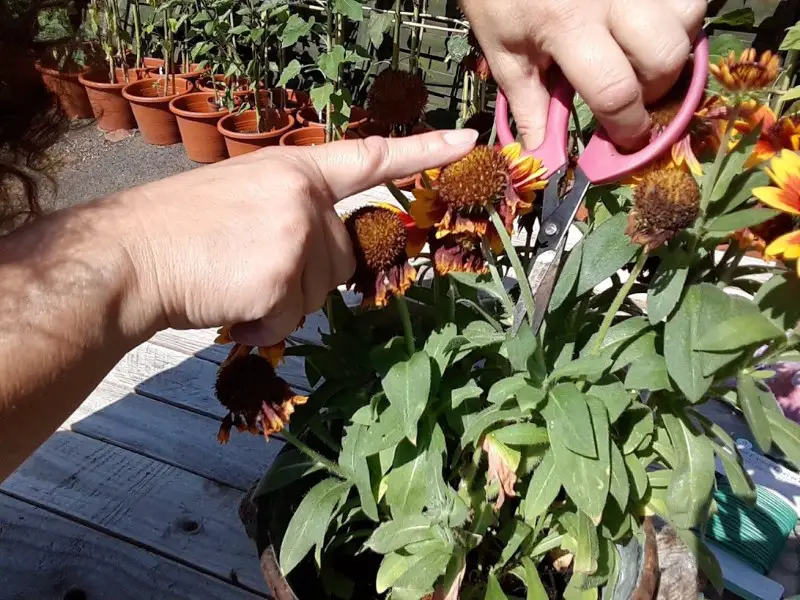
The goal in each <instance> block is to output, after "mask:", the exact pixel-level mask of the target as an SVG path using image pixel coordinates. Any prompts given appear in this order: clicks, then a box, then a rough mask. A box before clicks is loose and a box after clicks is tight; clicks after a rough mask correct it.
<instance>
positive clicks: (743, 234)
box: [731, 213, 794, 256]
mask: <svg viewBox="0 0 800 600" xmlns="http://www.w3.org/2000/svg"><path fill="white" fill-rule="evenodd" d="M793 227H794V220H793V219H792V217H791V215H788V214H786V213H782V214H780V215H778V216H777V217H773V218H772V219H770V220H769V221H765V222H764V223H761V225H756V226H754V227H746V228H744V229H740V230H739V231H737V232H736V233H734V234H733V235H732V236H731V237H732V239H733V240H734V241H735V242H736V244H737V245H738V246H739V249H740V250H742V251H743V252H755V253H758V254H760V255H762V256H764V255H765V254H766V249H767V241H768V240H774V239H776V238H778V237H780V236H782V235H784V234H787V233H789V232H790V231H792V229H793Z"/></svg>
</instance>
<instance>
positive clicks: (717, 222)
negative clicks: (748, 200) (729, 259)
mask: <svg viewBox="0 0 800 600" xmlns="http://www.w3.org/2000/svg"><path fill="white" fill-rule="evenodd" d="M779 214H780V211H778V210H775V209H772V208H745V209H744V210H739V211H736V212H732V213H728V214H727V215H723V216H721V217H717V218H716V219H714V220H712V221H711V222H709V223H707V224H706V229H707V230H708V231H714V232H722V233H724V232H732V231H738V230H739V229H744V228H745V227H755V226H756V225H761V223H764V222H766V221H769V220H770V219H772V218H774V217H776V216H778V215H779Z"/></svg>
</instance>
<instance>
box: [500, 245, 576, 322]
mask: <svg viewBox="0 0 800 600" xmlns="http://www.w3.org/2000/svg"><path fill="white" fill-rule="evenodd" d="M565 243H566V239H565V240H563V241H562V242H561V243H559V244H558V245H557V246H556V247H555V248H553V249H550V250H545V251H543V252H541V253H540V254H538V255H537V256H536V259H535V260H534V263H533V265H532V266H531V270H530V272H529V274H528V283H529V284H530V286H531V290H532V291H533V302H534V311H533V323H531V327H532V329H533V333H534V334H535V333H537V332H538V331H539V328H540V327H541V326H542V322H543V321H544V316H545V315H546V314H547V307H548V305H549V304H550V296H552V294H553V289H554V287H555V283H556V275H557V274H558V266H559V264H561V256H562V255H563V254H564V245H565ZM525 316H526V315H525V304H524V303H523V302H522V301H520V302H517V304H516V306H515V307H514V326H513V329H512V333H513V334H514V335H516V333H517V332H518V331H519V328H520V327H521V326H522V323H523V321H524V320H525Z"/></svg>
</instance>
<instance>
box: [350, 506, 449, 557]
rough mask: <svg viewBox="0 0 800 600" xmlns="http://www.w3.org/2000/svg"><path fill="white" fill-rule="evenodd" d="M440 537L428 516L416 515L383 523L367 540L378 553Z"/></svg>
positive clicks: (367, 544)
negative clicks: (437, 535)
mask: <svg viewBox="0 0 800 600" xmlns="http://www.w3.org/2000/svg"><path fill="white" fill-rule="evenodd" d="M433 539H438V538H437V537H436V533H435V529H434V528H433V524H432V523H431V520H430V519H429V518H428V517H423V516H422V515H415V516H413V517H404V518H402V519H395V520H393V521H386V522H384V523H381V524H380V525H379V526H378V528H377V529H375V531H373V532H372V535H371V536H370V537H369V539H368V540H367V542H366V544H365V545H366V546H367V548H370V549H371V550H373V551H374V552H377V553H378V554H389V553H390V552H394V551H395V550H400V549H401V548H405V547H406V546H408V545H409V544H415V543H417V542H424V541H426V540H433Z"/></svg>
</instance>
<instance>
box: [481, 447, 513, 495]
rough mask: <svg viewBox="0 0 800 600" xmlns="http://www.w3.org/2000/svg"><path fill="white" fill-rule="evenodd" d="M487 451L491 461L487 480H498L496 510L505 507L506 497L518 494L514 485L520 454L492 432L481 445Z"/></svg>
mask: <svg viewBox="0 0 800 600" xmlns="http://www.w3.org/2000/svg"><path fill="white" fill-rule="evenodd" d="M481 447H482V448H483V451H484V452H486V456H487V457H488V462H489V470H488V471H487V473H486V480H487V482H489V483H491V482H493V481H494V482H497V483H498V492H497V500H496V501H495V503H494V508H495V510H500V509H501V508H503V504H504V503H505V501H506V497H507V496H508V497H510V498H513V497H514V496H516V495H517V493H516V492H515V491H514V486H515V485H516V484H517V467H519V460H520V455H519V453H518V452H516V451H515V450H511V449H510V448H509V447H508V446H506V445H505V444H503V443H502V442H499V441H497V440H496V439H495V438H494V436H493V435H492V434H491V433H490V434H488V435H486V436H485V437H484V438H483V444H482V445H481Z"/></svg>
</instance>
